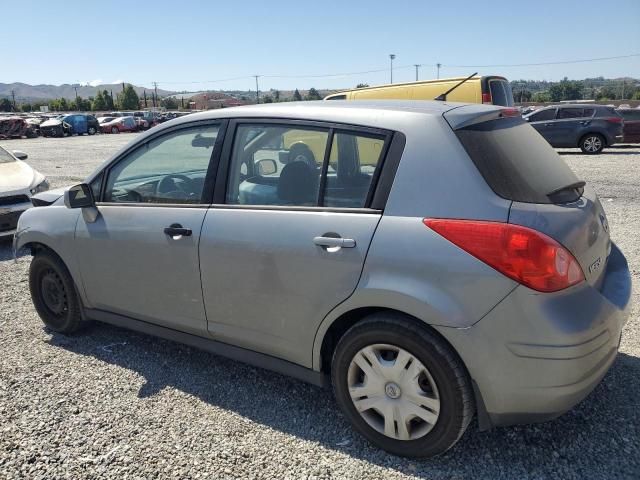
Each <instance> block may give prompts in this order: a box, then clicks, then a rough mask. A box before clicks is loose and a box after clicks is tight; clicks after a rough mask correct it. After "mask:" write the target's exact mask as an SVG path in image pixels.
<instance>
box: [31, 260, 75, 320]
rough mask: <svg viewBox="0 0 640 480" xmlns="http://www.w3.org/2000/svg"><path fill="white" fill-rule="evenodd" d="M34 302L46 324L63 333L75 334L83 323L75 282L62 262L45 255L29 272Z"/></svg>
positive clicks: (33, 261) (35, 261)
mask: <svg viewBox="0 0 640 480" xmlns="http://www.w3.org/2000/svg"><path fill="white" fill-rule="evenodd" d="M29 289H30V291H31V299H32V300H33V304H34V306H35V308H36V311H37V312H38V315H39V316H40V318H41V319H42V321H43V322H44V324H45V325H46V326H47V327H49V328H50V329H51V330H54V331H56V332H60V333H73V332H75V331H76V330H78V328H80V324H81V322H82V315H81V310H80V301H79V299H78V295H77V294H76V290H75V285H74V283H73V279H72V278H71V275H70V274H69V271H68V270H67V267H66V266H65V265H64V263H63V262H62V260H60V258H58V257H57V256H56V255H55V254H53V253H51V252H48V251H42V252H39V253H37V254H36V255H35V257H33V260H32V261H31V267H30V268H29Z"/></svg>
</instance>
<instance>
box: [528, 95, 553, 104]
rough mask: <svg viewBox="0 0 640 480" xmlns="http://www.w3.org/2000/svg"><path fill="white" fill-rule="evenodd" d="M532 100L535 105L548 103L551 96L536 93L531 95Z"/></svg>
mask: <svg viewBox="0 0 640 480" xmlns="http://www.w3.org/2000/svg"><path fill="white" fill-rule="evenodd" d="M532 100H533V101H534V102H537V103H544V102H550V101H551V96H550V95H549V92H536V93H534V94H533V98H532Z"/></svg>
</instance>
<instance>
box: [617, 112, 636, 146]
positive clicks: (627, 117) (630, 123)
mask: <svg viewBox="0 0 640 480" xmlns="http://www.w3.org/2000/svg"><path fill="white" fill-rule="evenodd" d="M616 111H617V112H618V113H619V114H620V115H622V118H624V127H623V129H622V135H623V137H624V138H623V140H622V141H623V142H624V143H640V108H618V109H617V110H616Z"/></svg>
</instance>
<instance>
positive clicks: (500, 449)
mask: <svg viewBox="0 0 640 480" xmlns="http://www.w3.org/2000/svg"><path fill="white" fill-rule="evenodd" d="M49 343H50V344H51V345H53V346H56V347H60V348H64V349H65V350H68V351H71V352H74V353H76V354H80V355H86V356H91V357H94V358H97V359H99V360H101V361H103V362H106V363H109V364H112V365H117V366H119V367H122V368H125V369H129V370H132V371H134V372H136V373H137V374H139V375H141V376H142V377H143V378H144V379H145V382H146V383H145V384H144V385H143V386H142V387H141V389H140V390H139V391H138V398H139V399H141V400H140V401H144V400H143V399H145V398H147V397H152V396H153V395H155V394H157V393H158V392H160V391H161V390H162V389H164V388H173V389H177V390H179V391H182V392H184V393H186V394H188V395H192V396H195V397H197V398H199V399H200V400H201V401H203V402H206V403H207V404H210V405H215V406H217V407H220V408H224V409H227V410H230V411H233V412H236V413H238V414H240V415H242V416H244V417H246V418H248V419H250V420H252V421H254V422H258V423H260V424H263V425H267V426H269V427H271V428H274V429H277V430H279V431H281V432H284V433H286V434H289V435H294V436H296V437H299V438H301V439H305V440H308V441H311V442H316V443H318V444H320V445H322V446H324V447H326V448H329V449H333V450H335V451H339V452H342V453H344V454H346V455H350V456H351V457H353V458H356V459H360V460H363V461H367V462H371V463H373V464H376V465H379V466H381V467H384V468H392V469H394V470H396V471H398V472H400V473H404V474H407V475H413V476H417V477H420V478H425V479H427V478H429V479H435V478H467V477H474V478H475V477H480V478H533V477H535V478H541V477H549V476H554V474H555V475H558V472H563V473H564V474H563V475H561V476H562V477H564V478H572V477H575V478H586V477H590V478H592V477H593V476H595V475H594V474H595V471H594V470H593V469H594V468H595V469H596V470H597V471H599V472H600V475H602V476H603V478H623V477H628V478H638V477H637V474H638V469H639V468H640V464H639V460H638V457H639V455H638V445H639V444H640V438H639V437H640V425H639V419H640V414H639V410H640V408H639V403H638V398H639V396H638V388H637V385H638V381H637V379H638V378H640V358H638V357H633V356H629V355H625V354H620V355H619V357H618V359H617V361H616V363H615V364H614V366H613V367H612V369H611V371H610V372H609V373H608V374H607V376H606V377H605V379H604V380H603V382H602V383H601V384H600V385H599V386H598V387H597V388H596V389H595V390H594V392H593V393H592V394H591V395H590V396H589V397H588V398H587V399H586V400H585V401H584V402H582V403H581V404H580V405H579V406H577V407H576V408H574V409H573V410H572V411H570V412H569V413H567V414H565V415H564V416H562V417H560V418H559V419H557V420H555V421H552V422H547V423H544V424H537V425H529V426H518V427H510V428H499V429H495V430H492V431H489V432H478V431H477V427H476V424H475V421H474V422H473V423H472V424H471V425H470V427H469V429H468V431H467V433H466V434H465V435H464V437H463V438H462V439H461V440H460V442H459V443H458V444H457V445H456V446H455V447H454V448H453V449H451V450H450V451H449V452H447V453H445V454H444V455H441V456H440V457H437V458H435V459H430V460H411V459H404V458H400V457H395V456H392V455H389V454H387V453H385V452H383V451H381V450H378V449H376V448H374V447H372V446H370V445H369V444H368V443H367V442H366V441H364V440H363V439H362V438H361V437H360V436H359V435H357V434H356V433H355V432H354V431H353V430H352V429H351V427H350V425H349V424H348V423H347V421H346V420H345V419H344V418H343V417H342V415H340V414H339V413H338V407H337V405H336V404H335V401H334V399H333V396H332V394H331V392H330V391H329V390H322V389H319V388H317V387H314V386H311V385H307V384H305V383H303V382H299V381H296V380H293V379H290V378H287V377H284V376H282V375H279V374H275V373H271V372H268V371H265V370H261V369H258V368H253V367H249V366H246V365H244V364H242V363H239V362H234V361H231V360H228V359H225V358H222V357H218V356H215V355H213V354H209V353H207V352H202V351H199V350H196V349H193V348H190V347H187V346H184V345H180V344H176V343H173V342H170V341H165V340H162V339H157V338H154V337H150V336H146V335H143V334H139V333H136V332H130V331H127V330H124V329H120V328H116V327H112V326H110V325H106V324H101V323H94V324H93V325H91V326H88V327H87V328H86V329H85V331H84V333H81V334H79V335H77V336H72V337H68V336H64V335H59V334H55V333H53V334H52V336H51V338H50V340H49ZM133 402H135V400H134V401H133Z"/></svg>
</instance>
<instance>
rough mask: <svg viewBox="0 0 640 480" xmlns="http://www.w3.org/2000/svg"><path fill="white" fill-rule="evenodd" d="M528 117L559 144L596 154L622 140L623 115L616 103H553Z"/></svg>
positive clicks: (532, 124)
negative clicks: (609, 105)
mask: <svg viewBox="0 0 640 480" xmlns="http://www.w3.org/2000/svg"><path fill="white" fill-rule="evenodd" d="M524 119H525V120H526V121H527V122H529V123H530V124H531V126H532V127H533V128H535V129H536V130H537V131H538V133H540V135H542V136H543V137H544V138H545V139H546V140H547V141H548V142H549V143H550V144H551V146H552V147H556V148H558V147H560V148H563V147H564V148H574V147H580V149H581V150H582V151H583V152H584V153H587V154H596V153H600V152H602V150H603V149H604V147H609V146H611V145H613V144H614V143H616V142H621V141H622V127H623V118H622V116H621V115H620V114H618V113H617V112H616V110H614V108H613V107H606V106H604V105H581V104H565V105H552V106H549V107H545V108H541V109H538V110H536V111H534V112H532V113H529V114H528V115H525V116H524Z"/></svg>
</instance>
